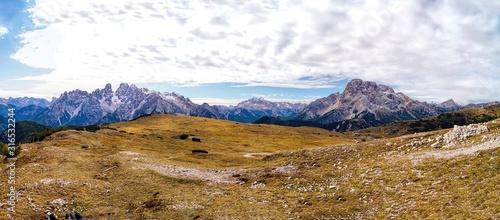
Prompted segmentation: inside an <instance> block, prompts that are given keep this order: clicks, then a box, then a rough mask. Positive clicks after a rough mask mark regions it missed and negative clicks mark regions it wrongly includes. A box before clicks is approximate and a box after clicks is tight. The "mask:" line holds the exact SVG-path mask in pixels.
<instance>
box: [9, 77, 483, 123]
mask: <svg viewBox="0 0 500 220" xmlns="http://www.w3.org/2000/svg"><path fill="white" fill-rule="evenodd" d="M7 105H14V106H16V107H17V108H16V120H17V121H32V122H36V123H39V124H42V125H47V126H51V127H59V126H67V125H77V126H87V125H92V124H107V123H113V122H119V121H128V120H131V119H134V118H137V117H139V116H142V115H146V114H177V115H190V116H199V117H207V118H215V119H224V120H232V121H238V122H245V123H251V122H257V123H270V124H280V125H287V126H315V127H322V128H327V129H330V130H335V131H346V130H354V129H361V128H366V127H371V126H378V125H382V124H386V123H390V122H394V121H400V120H409V119H419V118H424V117H430V116H435V115H438V114H441V113H444V112H450V111H456V110H459V109H462V108H464V107H463V106H460V105H458V104H456V103H455V102H454V101H453V100H451V99H450V100H447V101H445V102H443V103H439V104H435V103H427V102H420V101H417V100H413V99H411V98H410V97H408V96H407V95H405V94H403V93H401V92H395V91H394V90H393V89H392V88H391V87H389V86H386V85H382V84H377V83H375V82H370V81H363V80H360V79H353V80H352V81H350V82H349V83H348V84H347V86H346V88H345V90H344V91H343V92H342V93H338V92H337V93H333V94H331V95H329V96H327V97H324V98H320V99H317V100H315V101H313V102H311V103H310V104H304V103H288V102H272V101H268V100H265V99H263V98H251V99H248V100H245V101H242V102H240V103H238V104H237V105H236V106H229V107H228V106H222V105H209V104H207V103H203V104H201V105H199V104H195V103H193V102H192V101H191V100H190V99H189V98H187V97H184V96H182V95H179V94H177V93H175V92H172V93H168V92H164V93H160V92H156V91H151V90H148V89H146V88H138V87H137V86H135V85H133V84H132V85H129V84H126V83H122V84H120V85H119V87H118V88H117V89H116V90H113V88H112V86H111V84H107V85H106V86H105V87H104V88H102V89H96V90H94V91H93V92H86V91H82V90H79V89H77V90H74V91H69V92H64V93H63V94H61V96H60V97H59V98H53V100H52V101H50V102H49V101H48V100H45V99H39V98H28V97H23V98H9V99H0V109H7V108H8V107H7ZM484 105H487V104H471V105H467V106H470V107H476V106H484ZM467 106H466V107H467ZM2 112H4V113H5V112H7V111H2ZM0 116H4V117H5V116H6V115H4V114H0ZM263 117H264V118H263ZM261 118H263V119H262V120H259V119H261ZM287 120H290V121H287ZM0 124H1V125H0V128H4V127H5V126H3V124H2V123H0Z"/></svg>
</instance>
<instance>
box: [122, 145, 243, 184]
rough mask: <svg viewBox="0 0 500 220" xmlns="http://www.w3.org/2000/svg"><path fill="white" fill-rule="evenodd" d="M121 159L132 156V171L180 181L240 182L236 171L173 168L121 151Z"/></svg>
mask: <svg viewBox="0 0 500 220" xmlns="http://www.w3.org/2000/svg"><path fill="white" fill-rule="evenodd" d="M118 154H119V155H120V156H121V157H124V156H131V157H132V156H133V158H130V159H129V160H127V161H128V162H130V163H134V164H136V166H134V167H132V169H138V168H139V169H141V168H142V169H151V170H154V171H156V172H158V173H161V174H163V175H166V176H169V177H174V178H182V179H195V180H196V179H198V180H204V181H207V182H208V183H209V184H239V183H241V181H240V180H239V178H238V176H239V175H238V174H239V172H238V171H237V170H216V169H210V170H200V169H196V168H190V167H183V166H174V165H169V164H163V163H161V162H158V161H156V160H154V159H153V158H150V157H146V155H144V154H140V153H136V152H131V151H121V152H119V153H118Z"/></svg>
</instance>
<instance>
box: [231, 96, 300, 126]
mask: <svg viewBox="0 0 500 220" xmlns="http://www.w3.org/2000/svg"><path fill="white" fill-rule="evenodd" d="M306 106H307V105H306V104H303V103H289V102H271V101H267V100H265V99H263V98H251V99H248V100H245V101H243V102H240V103H238V105H236V106H235V107H234V108H232V109H230V112H229V115H228V119H229V120H232V121H241V122H254V121H256V120H258V119H259V118H261V117H264V116H272V117H289V116H292V115H294V114H297V113H298V112H300V111H301V110H302V109H304V108H305V107H306Z"/></svg>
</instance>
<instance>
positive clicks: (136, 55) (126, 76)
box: [12, 0, 500, 103]
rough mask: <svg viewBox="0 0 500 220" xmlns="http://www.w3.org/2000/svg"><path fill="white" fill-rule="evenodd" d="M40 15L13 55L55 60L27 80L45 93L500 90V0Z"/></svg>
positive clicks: (49, 7)
mask: <svg viewBox="0 0 500 220" xmlns="http://www.w3.org/2000/svg"><path fill="white" fill-rule="evenodd" d="M30 13H31V17H32V19H33V21H34V23H35V25H37V26H38V27H40V29H37V30H33V31H28V32H26V33H24V34H21V36H20V37H21V39H22V41H23V45H22V47H20V49H19V50H18V51H17V52H16V53H15V54H13V55H12V58H14V59H16V60H19V61H20V62H22V63H25V64H27V65H29V66H33V67H43V68H50V69H54V71H53V72H52V73H50V74H46V75H39V76H28V77H23V78H20V79H21V80H37V81H41V83H43V86H40V87H41V88H42V87H43V88H46V89H48V91H47V92H53V93H55V92H56V90H61V89H62V88H61V87H60V86H58V85H61V84H65V85H68V87H69V86H70V85H71V86H72V87H73V88H82V87H89V88H88V89H91V88H97V87H102V85H103V84H105V83H106V82H112V83H118V82H122V81H123V82H132V83H149V82H151V83H158V82H171V83H179V84H189V85H198V84H203V83H221V82H238V83H248V84H249V85H267V86H279V87H294V88H325V87H332V86H333V83H334V82H336V81H338V80H340V79H345V78H362V79H366V80H374V81H377V82H380V83H383V84H387V85H391V86H395V87H397V90H399V91H402V92H406V93H408V95H410V96H411V97H415V98H422V99H424V100H436V101H442V100H444V99H447V98H454V99H455V100H457V101H460V102H462V103H465V102H469V101H484V100H493V99H497V97H500V90H498V89H495V88H496V87H498V85H500V76H499V75H498V72H499V71H500V67H499V65H498V63H500V55H499V54H500V53H499V52H500V46H499V44H500V33H499V26H500V18H499V17H498V14H499V13H500V4H498V3H494V2H492V1H488V0H481V1H474V2H465V1H453V2H449V1H439V0H437V1H417V0H414V1H402V0H393V1H389V0H379V1H371V0H370V1H368V0H366V1H362V0H357V1H343V0H342V1H341V0H339V1H329V0H321V1H294V0H288V1H286V0H283V1H258V0H249V1H231V0H230V1H202V0H183V1H180V0H168V1H164V0H125V1H120V2H116V1H100V0H88V1H70V0H37V1H36V4H35V6H34V7H33V8H32V9H30ZM82 82H86V84H82ZM83 89H86V88H83ZM43 91H45V90H43ZM61 91H62V90H61ZM59 92H60V91H59ZM430 97H433V98H430Z"/></svg>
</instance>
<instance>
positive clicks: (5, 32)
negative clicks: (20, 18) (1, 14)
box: [0, 26, 9, 38]
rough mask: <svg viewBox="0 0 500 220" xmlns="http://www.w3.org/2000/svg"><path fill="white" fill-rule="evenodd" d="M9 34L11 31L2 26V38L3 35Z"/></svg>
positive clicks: (0, 34) (0, 32)
mask: <svg viewBox="0 0 500 220" xmlns="http://www.w3.org/2000/svg"><path fill="white" fill-rule="evenodd" d="M8 33H9V29H7V28H6V27H2V26H0V38H1V37H2V36H3V35H6V34H8Z"/></svg>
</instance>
